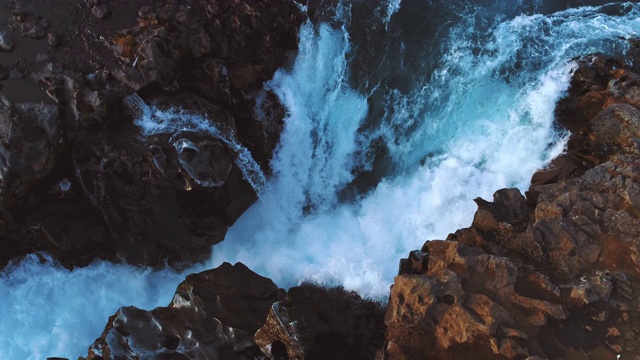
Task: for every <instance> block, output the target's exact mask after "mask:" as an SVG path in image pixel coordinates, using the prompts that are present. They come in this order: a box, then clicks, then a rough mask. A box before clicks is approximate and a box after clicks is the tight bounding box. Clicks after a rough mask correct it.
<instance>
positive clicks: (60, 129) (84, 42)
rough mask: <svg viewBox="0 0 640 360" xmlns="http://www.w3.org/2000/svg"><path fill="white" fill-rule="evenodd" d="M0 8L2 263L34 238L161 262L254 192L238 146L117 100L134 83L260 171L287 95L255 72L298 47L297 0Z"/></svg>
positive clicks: (195, 244) (198, 250)
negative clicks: (281, 98) (156, 121)
mask: <svg viewBox="0 0 640 360" xmlns="http://www.w3.org/2000/svg"><path fill="white" fill-rule="evenodd" d="M275 5H277V6H275ZM0 7H1V9H0V10H3V9H7V11H6V12H2V11H0V13H3V14H7V15H6V16H8V17H4V16H5V15H2V16H0V31H2V33H1V35H0V48H1V49H2V50H4V51H11V50H12V49H13V52H12V53H6V54H5V55H7V56H5V55H3V57H2V58H0V90H2V94H0V95H4V97H3V98H2V99H3V101H2V104H4V105H2V111H1V112H0V113H1V115H0V117H1V118H0V120H1V121H2V123H3V124H2V126H3V127H4V128H5V129H6V131H4V132H3V135H2V140H3V145H4V146H5V149H4V150H6V151H4V152H3V154H4V155H2V162H3V167H2V173H3V175H4V176H3V178H2V184H1V185H2V193H1V194H0V198H1V201H0V239H1V240H0V247H1V248H2V249H3V250H4V249H6V250H7V251H2V253H1V254H0V268H1V267H4V266H5V265H6V264H7V262H8V261H9V260H11V259H16V258H19V257H20V256H21V255H24V254H26V253H29V252H37V251H46V252H49V253H50V254H52V255H53V256H54V257H55V258H56V259H58V260H60V261H61V262H62V263H63V264H64V265H66V266H69V267H72V266H76V265H84V264H87V263H89V262H90V261H92V260H93V259H95V258H103V259H108V260H112V261H126V262H129V263H133V264H139V265H152V266H163V265H165V264H167V263H168V264H170V265H172V266H174V267H184V266H187V265H189V264H192V263H194V262H197V261H201V260H204V259H206V258H207V257H208V256H209V252H210V247H211V245H212V244H215V243H217V242H219V241H222V239H223V238H224V235H225V233H226V230H227V228H228V226H230V225H231V224H233V222H234V221H235V220H236V219H237V218H238V217H239V216H240V215H241V214H242V212H244V210H245V209H247V208H248V207H249V206H250V205H251V204H252V203H253V202H254V201H255V200H256V193H255V189H253V188H252V186H251V185H250V183H249V182H248V181H247V180H246V179H245V178H244V176H243V173H242V171H241V169H240V168H239V167H238V165H236V163H235V160H236V157H237V156H238V153H237V151H236V150H235V149H233V148H232V146H230V143H229V142H228V141H226V142H225V141H221V138H219V137H216V135H215V134H209V133H206V132H202V131H196V132H182V133H180V134H174V133H173V132H171V130H167V132H166V133H159V134H155V135H152V136H149V137H144V136H142V135H141V133H140V130H139V129H138V128H137V127H136V126H134V125H133V123H132V120H133V118H134V117H135V116H139V114H136V113H135V112H134V113H131V111H130V109H129V105H130V104H127V101H125V99H127V98H128V97H130V96H131V95H132V94H133V93H134V92H137V94H138V95H139V99H141V100H140V101H144V102H146V103H148V104H151V105H154V106H157V107H158V108H161V109H169V108H172V107H174V108H179V109H183V110H184V111H187V112H191V113H194V114H199V115H202V116H203V117H205V118H208V119H209V121H210V123H211V124H212V126H215V127H216V128H219V129H221V131H223V132H224V133H225V134H233V140H234V141H235V143H234V146H235V145H238V146H244V147H246V148H247V149H248V150H249V152H250V154H251V156H252V157H253V159H255V160H256V162H257V163H258V164H259V165H260V167H261V169H262V171H263V172H265V173H268V172H269V166H268V163H269V160H270V158H271V154H272V151H273V149H274V148H275V145H276V144H277V141H278V138H279V134H280V131H281V127H282V118H283V116H284V110H283V108H282V106H281V105H280V104H279V103H278V101H277V99H276V97H275V96H274V95H273V94H270V93H265V92H264V91H263V90H262V87H263V83H264V81H266V80H269V79H270V78H271V77H272V75H273V73H274V72H275V71H276V70H277V69H278V68H279V67H280V66H282V64H283V63H284V60H285V58H286V56H287V55H286V54H287V53H288V52H290V51H292V50H295V49H296V47H297V32H298V27H299V25H300V23H301V22H302V20H303V15H302V14H301V12H300V10H299V8H298V6H297V5H296V4H295V3H293V2H289V1H284V2H281V1H278V2H270V1H265V2H244V1H205V0H189V1H186V2H185V1H176V0H162V1H154V2H151V1H145V0H139V1H123V0H112V1H102V0H90V1H84V0H75V1H69V2H65V3H64V4H57V3H56V4H54V3H46V4H45V3H39V2H32V1H26V0H16V1H13V2H10V3H8V4H0ZM110 14H111V15H110ZM43 15H46V18H44V17H43ZM6 28H10V29H14V31H13V32H12V33H8V32H6V31H4V29H6ZM13 33H17V34H19V33H22V34H23V36H14V34H13ZM47 34H49V35H48V39H47V41H44V40H39V39H41V38H43V37H45V36H47ZM12 39H13V40H15V42H14V41H13V40H12ZM61 39H64V41H61ZM16 49H19V51H16ZM13 53H16V54H19V56H20V58H18V55H16V56H14V55H13ZM4 78H8V79H9V80H10V81H12V82H11V86H3V82H4V80H1V79H4ZM142 99H143V100H142ZM21 104H30V105H21ZM36 104H39V105H36ZM36 109H39V110H38V111H40V114H39V115H38V114H36V113H35V112H34V111H36ZM52 109H56V112H55V116H53V115H52V114H53V112H52V111H53V110H52ZM45 113H47V114H51V116H49V118H47V119H44V118H43V119H40V117H42V116H44V115H45ZM38 116H40V117H38ZM54 117H55V119H53V118H54ZM54 125H55V126H54ZM229 137H231V136H229ZM61 184H62V186H61Z"/></svg>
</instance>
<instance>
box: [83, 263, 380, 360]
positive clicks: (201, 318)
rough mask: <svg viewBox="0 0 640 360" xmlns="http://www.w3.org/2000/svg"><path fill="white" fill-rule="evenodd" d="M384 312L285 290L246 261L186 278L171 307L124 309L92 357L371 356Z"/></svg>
mask: <svg viewBox="0 0 640 360" xmlns="http://www.w3.org/2000/svg"><path fill="white" fill-rule="evenodd" d="M383 312H384V311H383V309H382V307H381V306H380V305H379V304H375V303H372V302H368V301H363V300H362V299H361V298H360V297H359V296H357V295H356V294H353V293H348V292H345V291H343V290H341V289H329V290H327V289H323V288H319V287H315V286H312V285H303V286H299V287H294V288H292V289H291V290H289V292H288V293H285V291H284V290H282V289H278V288H277V287H276V286H275V284H273V282H272V281H271V280H269V279H267V278H264V277H262V276H259V275H257V274H255V273H253V272H252V271H251V270H249V269H248V268H247V267H246V266H244V265H242V264H241V263H237V264H235V265H233V266H232V265H230V264H228V263H224V264H222V265H221V266H220V267H218V268H216V269H214V270H208V271H204V272H201V273H199V274H194V275H190V276H188V277H187V278H186V280H185V281H184V282H183V283H181V284H180V285H179V286H178V289H177V290H176V293H175V295H174V297H173V300H172V301H171V304H169V306H167V307H159V308H156V309H153V310H151V311H145V310H141V309H137V308H135V307H123V308H121V309H120V310H118V312H117V313H116V314H115V315H113V316H112V317H110V318H109V321H108V323H107V326H106V327H105V331H104V332H103V334H102V336H101V337H100V338H98V339H97V340H96V342H95V343H94V344H93V345H91V347H90V348H89V355H88V357H87V360H98V359H123V358H137V356H139V357H141V358H144V359H221V360H222V359H224V360H227V359H267V358H271V359H287V358H288V359H291V360H292V359H345V360H346V359H363V360H364V359H372V358H373V356H374V353H375V351H376V349H378V348H379V347H380V346H381V344H382V340H383V335H384V330H383V329H384V326H383ZM254 334H255V336H254ZM254 339H255V340H254ZM261 350H262V352H261Z"/></svg>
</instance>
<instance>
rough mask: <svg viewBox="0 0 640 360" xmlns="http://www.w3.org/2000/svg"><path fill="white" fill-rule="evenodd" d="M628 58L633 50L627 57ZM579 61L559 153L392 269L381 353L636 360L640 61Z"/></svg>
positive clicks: (564, 108) (639, 348)
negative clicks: (528, 180) (465, 224)
mask: <svg viewBox="0 0 640 360" xmlns="http://www.w3.org/2000/svg"><path fill="white" fill-rule="evenodd" d="M634 54H635V55H634ZM626 60H627V61H625V59H612V58H606V57H604V56H600V55H596V56H590V57H587V58H585V59H582V60H580V61H579V69H578V70H577V72H576V73H575V75H574V76H573V80H572V83H571V88H570V93H569V96H568V97H567V98H566V99H564V100H563V101H561V102H560V104H559V106H558V108H557V117H558V122H559V124H560V125H561V126H564V127H566V128H567V129H569V130H570V131H571V136H570V139H569V142H568V149H567V151H566V153H565V154H563V155H561V156H560V157H558V158H557V159H555V160H554V161H553V163H552V164H551V165H550V167H549V168H548V169H545V170H542V171H539V172H537V173H536V174H535V175H534V176H533V178H532V184H531V187H530V189H529V191H528V192H527V193H526V196H523V195H522V194H521V193H520V192H519V191H518V190H517V189H502V190H499V191H497V192H496V193H495V194H494V197H493V201H492V202H488V201H485V200H482V199H476V202H477V204H478V210H477V211H476V214H475V217H474V220H473V224H472V225H471V227H469V228H466V229H461V230H458V231H456V232H455V233H454V234H451V235H449V236H448V238H447V239H446V240H433V241H428V242H426V243H425V244H424V246H423V247H422V249H421V250H417V251H414V252H412V253H411V254H409V257H408V258H407V259H404V260H403V261H402V263H401V265H400V274H399V276H397V277H396V279H395V281H394V284H393V287H392V290H391V297H390V300H389V304H388V309H387V313H386V319H385V323H386V325H387V327H388V328H387V333H386V344H385V346H384V349H383V351H381V353H380V354H379V359H423V358H429V359H532V360H533V359H618V358H619V359H638V358H640V261H639V255H640V167H639V165H640V110H639V107H640V75H639V74H638V70H639V69H638V68H631V67H629V66H628V65H627V64H630V63H632V64H640V58H638V57H637V51H636V50H634V51H633V52H632V53H631V54H629V56H628V58H627V59H626Z"/></svg>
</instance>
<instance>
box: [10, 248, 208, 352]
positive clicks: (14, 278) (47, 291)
mask: <svg viewBox="0 0 640 360" xmlns="http://www.w3.org/2000/svg"><path fill="white" fill-rule="evenodd" d="M202 269H203V268H202V267H198V268H195V269H193V270H194V271H197V270H202ZM184 277H185V274H179V273H176V272H173V271H170V270H163V271H151V270H149V269H141V268H136V267H132V266H127V265H117V264H110V263H106V262H97V263H94V264H92V265H90V266H88V267H86V268H80V269H76V270H74V271H68V270H66V269H64V268H62V267H61V266H59V265H55V264H54V263H52V262H51V261H45V262H40V261H38V259H37V258H36V256H34V255H31V256H29V257H27V258H26V259H25V260H24V261H22V262H21V263H20V264H19V265H17V266H15V267H14V268H13V269H9V273H3V274H2V275H0V299H2V307H3V312H2V316H1V317H0V358H1V359H21V360H25V359H29V360H31V359H33V360H41V359H44V358H46V357H49V356H60V357H68V358H70V359H73V358H77V357H78V356H80V355H83V354H84V355H86V354H87V349H88V347H89V345H91V344H92V343H93V342H94V341H95V339H96V338H97V337H98V336H100V334H101V332H102V329H104V326H105V324H106V321H107V319H108V317H109V316H111V315H113V314H114V313H115V312H116V310H118V309H119V308H120V307H121V306H126V305H133V306H137V307H140V308H143V309H151V308H154V307H157V306H167V305H168V304H169V302H170V301H171V297H172V296H173V292H174V291H175V289H176V287H177V285H178V284H179V283H180V282H181V281H183V280H184Z"/></svg>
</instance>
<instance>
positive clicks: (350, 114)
mask: <svg viewBox="0 0 640 360" xmlns="http://www.w3.org/2000/svg"><path fill="white" fill-rule="evenodd" d="M560 3H562V4H565V3H571V4H573V6H574V8H570V9H567V8H566V6H565V5H561V4H560ZM601 3H602V2H601V1H587V0H582V1H581V0H575V1H570V2H558V1H542V0H539V1H534V2H529V1H526V2H525V1H515V2H502V1H495V0H476V1H459V2H444V1H443V2H440V1H437V0H429V1H423V0H419V1H418V0H403V1H401V2H400V1H398V0H382V1H381V2H380V3H379V5H372V4H373V2H354V3H353V4H350V3H349V2H347V1H344V2H341V3H340V4H339V5H338V7H337V9H336V10H337V11H336V14H337V15H336V19H332V21H331V22H330V23H331V25H329V23H317V24H312V23H307V24H306V25H304V26H303V27H302V29H301V30H300V51H299V54H298V56H297V58H296V61H295V64H294V66H293V68H292V69H289V70H280V71H278V73H277V74H276V75H275V76H274V78H273V80H271V81H270V82H269V83H267V84H266V87H267V88H268V89H270V90H272V91H274V92H275V93H276V94H277V95H278V97H279V98H280V101H281V102H282V103H283V104H284V105H285V106H286V108H287V113H288V115H287V118H286V119H285V122H286V124H285V129H284V132H283V134H282V137H281V141H280V144H279V146H278V149H277V151H276V153H275V156H274V159H273V161H272V164H271V165H272V168H273V175H272V177H271V178H270V179H268V181H267V179H264V178H263V177H261V176H260V174H261V172H259V171H257V170H256V171H253V172H252V170H251V169H252V165H251V161H250V154H248V152H246V151H243V150H242V148H236V153H237V154H238V155H239V158H242V156H243V155H242V154H245V155H247V156H248V158H244V159H241V160H239V161H241V163H239V164H238V165H239V166H240V167H241V168H244V169H246V171H247V173H245V177H246V178H247V179H254V180H250V181H253V185H254V188H256V189H262V190H258V191H260V192H261V199H260V200H259V201H258V203H256V204H255V205H254V206H253V207H252V208H250V209H249V210H248V211H247V212H246V213H245V214H244V215H243V216H242V217H241V218H240V219H239V220H238V222H237V223H236V224H235V225H234V227H233V228H232V229H231V230H230V231H229V234H228V236H227V239H226V240H225V241H224V242H223V243H221V244H219V245H218V246H216V247H214V259H213V260H212V263H214V264H212V263H210V264H207V265H206V266H205V265H202V266H198V267H194V268H193V269H190V270H189V271H190V272H196V271H201V270H204V269H205V268H210V267H212V265H218V264H219V263H220V262H222V261H228V262H234V261H242V262H244V263H245V264H247V265H248V266H249V267H251V268H252V269H254V270H256V271H258V272H260V273H261V274H263V275H266V276H269V277H271V278H273V279H274V280H275V281H276V282H277V283H278V285H280V286H283V287H287V286H292V285H295V284H298V283H300V282H301V281H314V282H317V283H320V284H325V285H342V286H344V287H345V288H347V289H349V290H355V291H358V292H360V293H361V294H362V295H364V296H367V297H370V298H374V299H382V300H384V299H385V297H386V296H387V294H388V289H389V285H390V284H391V282H392V280H393V276H394V275H395V273H396V271H397V264H398V260H399V258H400V257H403V256H406V255H407V253H408V251H410V250H413V249H417V248H419V247H420V246H421V245H422V243H423V242H424V241H426V240H428V239H435V238H443V237H445V236H446V235H447V234H448V233H449V232H451V231H454V230H455V229H457V228H459V227H463V226H468V225H469V224H470V222H471V218H472V215H473V212H474V211H475V205H474V203H473V201H472V199H473V198H475V197H477V196H482V197H484V198H488V199H490V197H491V194H492V193H493V192H494V191H495V190H497V189H498V188H501V187H511V186H515V187H518V188H520V189H526V188H527V186H528V182H529V179H530V176H531V174H532V173H533V172H534V171H535V170H536V169H538V168H540V167H542V166H544V164H545V163H546V162H548V160H549V159H551V158H552V157H553V156H555V155H556V154H558V153H559V152H561V151H562V148H563V144H564V142H563V139H564V135H563V134H562V133H560V134H558V133H557V132H556V131H555V130H554V127H553V109H554V106H555V102H556V101H557V100H558V98H559V97H561V96H562V94H563V92H564V91H565V90H566V88H567V86H568V80H569V78H570V76H571V72H572V70H573V68H574V65H573V64H572V59H573V58H574V57H576V56H580V55H585V54H588V53H592V52H596V51H601V52H605V53H609V54H621V53H623V52H624V50H625V49H626V47H627V46H628V42H627V41H626V40H625V39H627V38H629V37H637V36H640V5H637V4H633V3H615V4H610V5H601ZM581 5H597V6H591V7H586V6H582V7H577V6H581ZM425 19H426V20H425ZM145 111H146V110H145ZM147 115H149V116H147V117H145V116H141V117H140V118H139V119H138V124H139V125H140V126H141V129H142V130H143V132H144V133H147V134H150V133H153V131H160V130H159V129H164V130H162V131H163V132H172V133H173V132H175V131H177V132H179V131H182V130H186V131H194V130H195V131H198V130H199V131H210V132H212V134H214V133H215V134H218V136H219V137H220V138H221V139H223V141H225V142H226V143H227V144H228V145H233V144H237V142H236V141H235V140H234V138H233V136H232V134H230V133H226V132H224V131H221V130H220V129H214V128H212V127H211V126H210V125H208V124H209V122H208V121H206V119H204V118H203V117H200V116H198V115H197V114H186V113H184V112H181V111H180V110H178V109H169V110H158V109H153V107H150V108H149V112H148V113H147ZM145 119H146V120H145ZM154 124H155V125H154ZM156 125H158V126H159V125H162V126H164V127H162V126H161V127H158V128H154V126H156ZM203 126H204V127H203ZM154 129H155V130H154ZM167 129H170V130H171V131H169V130H167ZM216 131H217V133H216ZM224 139H226V140H224ZM245 150H246V149H245ZM242 162H244V163H242ZM254 169H255V168H254ZM257 169H258V170H259V168H257ZM183 278H184V274H176V273H175V272H172V271H169V270H165V271H160V272H152V271H149V270H142V269H138V268H135V267H130V266H124V265H113V264H108V263H104V262H99V263H95V264H93V265H91V266H89V267H87V268H83V269H77V270H75V271H73V272H70V271H68V270H66V269H63V268H62V267H60V266H59V265H57V264H55V263H53V262H51V261H40V260H38V259H37V258H36V257H35V256H33V257H29V258H28V259H26V260H25V261H23V262H21V263H20V264H16V265H15V266H13V267H11V268H9V269H7V270H6V271H5V272H3V273H2V274H1V275H0V299H1V301H2V304H3V305H4V309H5V311H4V313H3V316H2V317H1V318H0V358H2V359H9V360H14V359H20V360H23V359H42V358H45V357H47V356H66V357H69V358H74V357H77V356H79V355H83V354H86V349H87V347H88V346H89V344H91V343H92V342H93V341H94V339H95V338H96V337H98V336H99V335H100V333H101V332H102V329H103V327H104V324H105V322H106V319H107V317H108V316H109V315H111V314H113V313H114V312H115V311H116V310H117V309H118V308H119V307H120V306H124V305H135V306H138V307H142V308H147V309H149V308H153V307H156V306H164V305H166V304H167V303H168V302H169V301H170V299H171V296H172V295H173V291H174V290H175V287H176V286H177V284H178V283H179V282H180V281H181V280H182V279H183Z"/></svg>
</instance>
